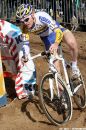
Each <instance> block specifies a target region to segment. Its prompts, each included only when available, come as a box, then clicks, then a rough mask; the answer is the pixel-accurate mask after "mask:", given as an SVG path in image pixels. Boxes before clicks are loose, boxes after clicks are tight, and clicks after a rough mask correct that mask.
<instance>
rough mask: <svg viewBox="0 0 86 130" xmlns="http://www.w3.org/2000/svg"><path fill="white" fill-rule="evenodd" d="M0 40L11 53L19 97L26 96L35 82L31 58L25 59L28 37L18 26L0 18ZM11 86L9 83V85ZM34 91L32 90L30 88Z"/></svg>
mask: <svg viewBox="0 0 86 130" xmlns="http://www.w3.org/2000/svg"><path fill="white" fill-rule="evenodd" d="M0 41H2V45H3V42H4V43H6V44H7V46H8V49H9V52H10V54H11V55H12V57H13V59H14V61H15V65H16V70H17V76H16V80H15V89H16V93H17V96H18V98H19V99H22V98H25V97H27V96H28V94H29V91H31V90H32V89H33V87H32V88H29V86H31V85H32V86H33V85H34V84H35V83H36V72H35V66H34V63H33V61H32V60H30V61H28V60H27V59H28V58H29V57H30V56H31V55H30V46H29V37H28V36H27V35H26V34H23V33H22V31H21V30H20V28H19V27H17V26H16V25H14V24H11V23H9V22H7V21H4V20H0ZM10 87H11V85H10ZM32 93H34V90H32Z"/></svg>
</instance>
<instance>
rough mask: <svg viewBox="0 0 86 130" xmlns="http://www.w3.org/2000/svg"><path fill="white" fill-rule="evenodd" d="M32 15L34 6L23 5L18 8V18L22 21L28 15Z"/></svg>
mask: <svg viewBox="0 0 86 130" xmlns="http://www.w3.org/2000/svg"><path fill="white" fill-rule="evenodd" d="M31 13H32V6H31V5H29V4H22V5H20V6H19V7H18V9H17V12H16V18H17V19H22V18H24V17H25V16H27V15H30V14H31Z"/></svg>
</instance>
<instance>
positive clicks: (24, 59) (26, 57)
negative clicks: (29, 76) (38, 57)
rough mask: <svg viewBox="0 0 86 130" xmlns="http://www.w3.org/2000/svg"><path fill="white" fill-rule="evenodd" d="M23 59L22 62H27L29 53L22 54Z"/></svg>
mask: <svg viewBox="0 0 86 130" xmlns="http://www.w3.org/2000/svg"><path fill="white" fill-rule="evenodd" d="M21 61H22V63H26V62H27V61H28V56H27V55H24V56H22V58H21Z"/></svg>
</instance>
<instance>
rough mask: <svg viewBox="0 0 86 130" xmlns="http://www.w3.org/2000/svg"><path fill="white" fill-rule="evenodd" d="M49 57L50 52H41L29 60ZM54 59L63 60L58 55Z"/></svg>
mask: <svg viewBox="0 0 86 130" xmlns="http://www.w3.org/2000/svg"><path fill="white" fill-rule="evenodd" d="M50 55H51V53H50V51H43V52H41V53H39V54H37V55H35V56H32V57H30V58H29V60H33V59H36V58H38V57H43V56H47V57H48V58H49V56H50ZM55 57H56V59H57V60H63V57H62V56H59V55H58V54H57V55H56V56H55Z"/></svg>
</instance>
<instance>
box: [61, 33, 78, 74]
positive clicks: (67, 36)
mask: <svg viewBox="0 0 86 130" xmlns="http://www.w3.org/2000/svg"><path fill="white" fill-rule="evenodd" d="M63 41H64V42H65V43H66V44H67V45H68V47H69V49H70V52H71V55H72V71H73V75H74V76H75V75H76V76H79V75H80V71H79V69H78V66H77V56H78V47H77V41H76V39H75V37H74V35H73V34H72V32H71V31H69V30H66V31H64V36H63Z"/></svg>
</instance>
